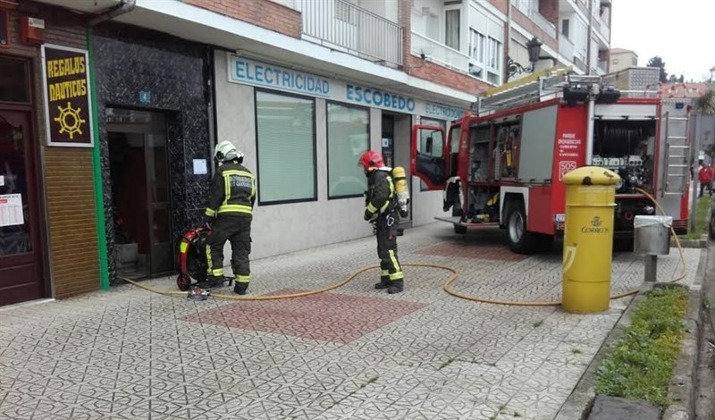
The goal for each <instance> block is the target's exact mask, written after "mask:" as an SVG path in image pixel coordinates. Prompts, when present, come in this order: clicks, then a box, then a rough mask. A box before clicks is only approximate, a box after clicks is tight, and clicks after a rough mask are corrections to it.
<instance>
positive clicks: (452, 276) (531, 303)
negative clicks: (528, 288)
mask: <svg viewBox="0 0 715 420" xmlns="http://www.w3.org/2000/svg"><path fill="white" fill-rule="evenodd" d="M636 190H637V191H639V192H641V193H642V194H644V195H645V196H646V197H648V199H650V200H651V201H652V202H653V203H654V204H655V205H656V206H657V207H658V209H659V210H660V211H661V213H663V214H665V211H664V210H663V208H662V207H661V206H660V204H658V201H656V199H655V198H653V196H651V195H650V194H648V193H647V192H646V191H643V190H642V189H640V188H636ZM670 231H671V233H672V234H673V238H675V244H676V246H677V248H678V252H679V253H680V261H681V262H682V264H683V272H682V274H681V275H680V276H679V277H677V278H675V279H673V280H670V281H667V282H665V283H675V282H678V281H680V280H682V279H684V278H685V276H686V274H687V269H686V263H685V255H684V253H683V248H682V246H681V245H680V239H678V236H677V235H676V234H675V230H673V227H672V226H671V227H670ZM402 266H404V267H430V268H437V269H440V270H446V271H449V272H451V273H452V274H450V276H449V278H448V279H447V280H446V281H445V283H444V285H443V286H442V288H443V289H444V291H445V292H447V293H448V294H450V295H452V296H455V297H458V298H461V299H465V300H471V301H473V302H481V303H491V304H496V305H509V306H558V305H561V302H557V301H512V300H500V299H491V298H485V297H481V296H470V295H466V294H464V293H460V292H458V291H456V290H454V288H453V287H452V283H453V282H454V281H455V280H456V279H457V276H458V275H459V273H457V271H456V270H455V269H453V268H450V267H447V266H444V265H439V264H426V263H405V264H402ZM375 268H380V266H378V265H372V266H369V267H365V268H362V269H360V270H358V271H356V272H354V273H352V274H351V275H349V276H348V277H347V278H345V280H343V281H340V282H338V283H334V284H331V285H328V286H325V287H322V288H319V289H314V290H306V291H304V292H296V293H288V294H284V295H259V296H241V295H225V294H219V293H216V294H213V293H212V294H211V295H210V296H211V297H214V298H216V299H223V300H275V299H290V298H297V297H303V296H310V295H316V294H318V293H323V292H327V291H329V290H333V289H337V288H338V287H342V286H344V285H346V284H348V283H350V282H351V281H352V280H353V279H355V277H357V276H358V275H360V274H362V273H363V272H365V271H367V270H372V269H375ZM119 279H120V280H123V281H125V282H127V283H130V284H132V285H134V286H136V287H139V288H141V289H144V290H147V291H149V292H153V293H158V294H160V295H164V296H176V297H185V296H186V292H177V291H170V290H161V289H157V288H154V287H151V286H146V285H143V284H141V283H139V282H137V281H136V280H132V279H128V278H126V277H119ZM639 290H640V289H633V290H629V291H627V292H624V293H619V294H617V295H613V296H611V299H619V298H622V297H626V296H629V295H633V294H636V293H638V291H639Z"/></svg>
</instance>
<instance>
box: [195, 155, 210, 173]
mask: <svg viewBox="0 0 715 420" xmlns="http://www.w3.org/2000/svg"><path fill="white" fill-rule="evenodd" d="M207 173H209V171H208V166H207V165H206V159H194V175H206V174H207Z"/></svg>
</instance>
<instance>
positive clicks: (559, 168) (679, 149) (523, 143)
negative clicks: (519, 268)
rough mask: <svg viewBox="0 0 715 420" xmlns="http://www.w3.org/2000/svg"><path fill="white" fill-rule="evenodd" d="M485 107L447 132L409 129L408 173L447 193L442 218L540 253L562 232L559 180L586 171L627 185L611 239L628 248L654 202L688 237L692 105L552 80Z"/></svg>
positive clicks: (484, 102)
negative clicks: (606, 173)
mask: <svg viewBox="0 0 715 420" xmlns="http://www.w3.org/2000/svg"><path fill="white" fill-rule="evenodd" d="M534 79H536V80H533V79H532V80H530V81H528V83H520V84H519V85H517V86H510V87H508V88H507V89H504V90H503V91H502V92H499V93H494V94H491V95H488V96H485V97H482V98H480V99H479V101H478V102H477V103H475V106H473V107H472V111H470V112H467V113H465V115H464V116H463V117H462V118H461V119H459V120H456V121H454V122H453V123H452V124H451V126H450V127H449V128H448V133H445V131H444V130H443V129H442V128H441V127H436V126H427V125H416V126H414V127H413V130H412V145H411V149H412V150H411V172H412V174H413V175H416V176H418V177H419V178H420V179H422V180H423V181H424V182H425V183H426V184H427V186H428V188H429V189H431V190H437V189H439V190H444V195H445V206H444V211H448V210H449V209H450V208H451V209H452V217H444V218H438V219H439V220H443V221H447V222H450V223H452V224H454V229H455V232H457V233H465V232H466V231H467V229H469V228H483V227H490V226H491V227H496V226H499V227H501V228H504V229H506V239H507V242H508V244H509V247H510V248H511V249H512V250H513V251H515V252H518V253H530V252H533V251H535V250H536V249H537V248H538V247H539V245H540V244H541V243H543V241H549V240H552V239H553V237H554V236H555V235H558V234H562V233H563V226H564V219H565V218H564V213H565V211H564V210H565V205H564V201H565V197H564V195H565V187H564V185H563V183H562V182H561V178H562V177H563V175H564V174H565V173H567V172H569V171H571V170H573V169H575V168H577V167H580V166H584V165H587V164H588V165H593V166H602V167H606V168H608V169H611V170H613V171H615V172H616V173H618V174H619V175H620V176H621V180H622V181H621V183H620V185H618V186H617V190H616V208H615V220H614V233H615V238H616V239H617V240H618V239H626V240H629V239H630V238H632V235H633V218H634V217H635V216H636V215H641V214H644V215H647V214H655V212H656V209H655V206H654V204H653V203H652V202H651V201H650V200H649V199H648V198H647V197H646V196H645V195H644V194H642V193H641V192H639V191H638V190H639V189H641V190H644V191H647V192H648V193H649V194H651V195H652V196H654V197H656V198H657V199H658V202H659V203H660V205H661V206H662V207H663V208H664V209H665V211H666V212H667V213H668V214H669V215H671V216H673V220H674V222H673V225H674V228H675V230H676V231H679V232H684V231H685V230H686V229H687V218H688V195H689V194H688V185H689V183H690V176H691V174H690V162H691V156H690V142H689V140H688V136H687V132H688V127H687V122H688V120H687V118H688V111H689V108H690V107H689V106H687V105H685V104H682V103H678V102H672V103H665V102H664V101H662V100H661V99H658V98H657V97H656V96H655V93H654V92H651V91H637V92H636V91H624V90H617V89H616V88H614V87H613V86H612V85H608V84H607V83H605V82H604V80H607V78H605V77H600V76H575V75H564V74H556V75H551V76H542V77H538V78H534Z"/></svg>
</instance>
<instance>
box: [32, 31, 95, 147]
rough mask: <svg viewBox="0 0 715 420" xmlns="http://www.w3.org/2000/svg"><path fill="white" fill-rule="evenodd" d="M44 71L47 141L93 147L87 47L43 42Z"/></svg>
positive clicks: (50, 143)
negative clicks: (83, 48) (81, 47)
mask: <svg viewBox="0 0 715 420" xmlns="http://www.w3.org/2000/svg"><path fill="white" fill-rule="evenodd" d="M42 70H43V72H42V73H43V82H44V88H45V122H46V126H47V144H48V145H49V146H66V147H92V146H93V145H94V138H93V131H92V114H91V107H90V104H91V103H92V102H91V97H90V85H89V75H88V61H87V50H80V49H76V48H69V47H62V46H58V45H43V46H42Z"/></svg>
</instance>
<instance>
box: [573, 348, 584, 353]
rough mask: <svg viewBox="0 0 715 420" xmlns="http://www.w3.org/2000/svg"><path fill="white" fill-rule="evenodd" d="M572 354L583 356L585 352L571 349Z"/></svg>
mask: <svg viewBox="0 0 715 420" xmlns="http://www.w3.org/2000/svg"><path fill="white" fill-rule="evenodd" d="M571 353H573V354H581V353H583V352H582V351H581V350H579V349H571Z"/></svg>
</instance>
